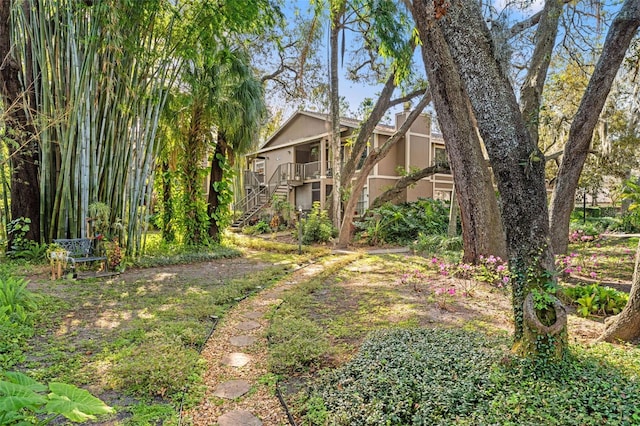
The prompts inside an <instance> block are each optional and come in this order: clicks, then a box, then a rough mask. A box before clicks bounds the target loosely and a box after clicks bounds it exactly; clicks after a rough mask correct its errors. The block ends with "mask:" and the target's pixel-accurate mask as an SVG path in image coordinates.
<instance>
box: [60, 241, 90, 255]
mask: <svg viewBox="0 0 640 426" xmlns="http://www.w3.org/2000/svg"><path fill="white" fill-rule="evenodd" d="M53 242H54V243H55V244H57V245H59V246H60V247H62V248H63V249H65V250H66V251H68V252H69V256H71V257H87V256H89V255H91V253H92V251H93V246H92V245H91V240H90V239H89V238H70V239H57V240H53Z"/></svg>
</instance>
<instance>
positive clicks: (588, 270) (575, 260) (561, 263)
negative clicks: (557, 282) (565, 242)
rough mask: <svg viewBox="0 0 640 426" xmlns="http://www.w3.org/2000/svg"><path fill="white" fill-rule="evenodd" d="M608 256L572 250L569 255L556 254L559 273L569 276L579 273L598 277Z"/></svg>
mask: <svg viewBox="0 0 640 426" xmlns="http://www.w3.org/2000/svg"><path fill="white" fill-rule="evenodd" d="M605 258H606V256H605V255H601V254H596V253H593V254H590V255H582V254H578V253H575V252H572V253H570V254H567V255H559V256H556V271H557V273H558V275H560V276H565V277H568V276H570V275H577V276H582V277H589V278H591V279H593V280H596V279H598V273H599V268H600V266H601V263H602V261H603V260H605V261H606V259H605Z"/></svg>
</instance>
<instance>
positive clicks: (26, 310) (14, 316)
mask: <svg viewBox="0 0 640 426" xmlns="http://www.w3.org/2000/svg"><path fill="white" fill-rule="evenodd" d="M37 307H38V306H37V304H36V297H35V295H34V294H33V293H31V292H30V291H29V290H27V281H26V280H24V279H22V278H14V277H13V276H10V275H7V276H5V277H0V318H2V317H3V316H4V317H6V319H7V320H9V321H12V322H18V323H28V322H30V318H29V316H30V313H32V312H34V311H35V310H36V309H37Z"/></svg>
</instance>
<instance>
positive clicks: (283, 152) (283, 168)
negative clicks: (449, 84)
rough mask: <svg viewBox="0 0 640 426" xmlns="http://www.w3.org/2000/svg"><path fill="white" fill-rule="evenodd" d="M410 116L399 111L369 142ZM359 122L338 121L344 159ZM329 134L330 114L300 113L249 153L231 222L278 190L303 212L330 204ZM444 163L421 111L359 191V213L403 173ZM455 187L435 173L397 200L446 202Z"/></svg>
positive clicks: (243, 219) (380, 139)
mask: <svg viewBox="0 0 640 426" xmlns="http://www.w3.org/2000/svg"><path fill="white" fill-rule="evenodd" d="M408 115H409V111H403V112H400V113H398V114H396V117H395V127H390V126H385V125H378V126H376V128H375V131H374V133H373V136H372V138H371V141H370V146H372V147H378V146H381V145H382V144H383V143H384V142H385V141H386V140H387V139H388V138H389V137H391V135H393V133H394V131H395V129H397V128H398V127H400V125H402V123H403V122H404V120H405V119H406V118H407V116H408ZM359 125H360V122H359V121H358V120H353V119H348V118H342V119H341V120H340V131H341V141H342V145H343V146H342V153H341V155H342V158H345V153H348V150H349V144H348V141H349V139H350V138H351V137H353V136H355V134H356V132H357V130H358V128H359ZM329 138H330V122H329V117H328V115H326V114H320V113H316V112H309V111H298V112H296V113H295V114H293V116H291V117H290V118H289V119H288V120H287V121H286V122H285V123H284V124H283V125H282V126H281V127H280V128H279V129H278V130H277V131H276V132H275V133H274V134H273V135H272V136H271V137H269V139H267V141H266V142H265V143H264V145H263V146H262V147H261V148H260V149H259V150H258V151H256V152H254V153H251V154H249V155H248V157H247V158H248V162H247V163H248V169H247V170H245V172H244V189H245V198H244V199H243V200H242V201H241V202H239V203H237V204H236V205H235V206H234V207H235V211H236V212H241V216H240V217H239V218H238V219H237V220H236V221H235V222H234V225H233V226H235V227H240V226H243V225H244V224H245V223H246V222H247V221H249V220H250V219H251V218H252V217H254V216H256V215H257V214H258V212H259V211H260V210H261V209H262V208H263V207H264V206H266V205H267V204H268V202H269V201H270V200H271V198H272V197H273V195H274V194H276V195H278V196H281V197H283V198H285V199H287V200H288V201H289V202H290V203H291V204H292V205H293V206H295V207H296V208H301V209H302V210H305V211H307V210H310V209H311V206H312V205H313V203H314V202H316V201H318V202H320V206H321V207H322V208H328V207H329V204H328V203H329V199H328V196H329V195H330V194H331V190H332V188H333V176H332V175H333V174H332V171H331V164H330V155H329V154H330V152H329V145H330V144H329ZM446 161H447V155H446V151H445V147H444V140H443V139H442V136H440V135H439V134H437V133H433V132H432V131H431V116H430V115H428V114H421V115H420V116H419V118H418V119H416V121H415V122H414V123H413V125H412V126H411V128H410V129H409V131H408V132H407V133H406V135H405V136H404V137H403V138H402V139H401V140H400V141H399V142H398V143H397V144H396V145H395V146H394V147H393V148H392V150H391V151H390V152H389V153H388V155H387V156H386V157H385V158H384V159H382V160H381V161H380V162H379V163H378V164H377V165H376V166H375V168H374V169H373V171H372V172H371V173H370V175H369V177H368V179H367V184H366V186H365V188H364V190H363V191H362V193H361V194H358V196H359V203H358V208H357V213H360V212H363V211H365V210H366V209H367V208H368V206H369V202H371V201H373V200H374V199H375V198H376V197H378V196H379V195H380V194H382V193H383V192H384V191H385V190H386V189H388V188H390V187H391V186H393V185H394V183H395V182H396V181H397V180H398V179H400V177H401V176H402V174H403V172H406V171H410V170H413V169H416V168H418V169H422V168H425V167H428V166H430V165H433V164H435V163H436V162H446ZM452 190H453V178H452V176H451V175H450V174H436V175H433V176H430V177H427V178H424V179H422V180H421V181H419V182H418V183H417V184H416V185H414V186H412V187H410V188H407V189H406V190H405V192H404V194H403V195H402V197H401V199H400V200H399V201H415V200H417V199H418V198H437V199H443V200H447V201H448V200H450V198H451V193H452Z"/></svg>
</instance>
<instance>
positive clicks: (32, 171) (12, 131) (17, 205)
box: [0, 0, 40, 246]
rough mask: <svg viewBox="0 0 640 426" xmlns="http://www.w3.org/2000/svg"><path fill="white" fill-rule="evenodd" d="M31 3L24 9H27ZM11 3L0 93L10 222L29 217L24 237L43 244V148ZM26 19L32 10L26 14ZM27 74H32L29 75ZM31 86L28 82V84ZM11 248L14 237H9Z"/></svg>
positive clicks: (0, 23)
mask: <svg viewBox="0 0 640 426" xmlns="http://www.w3.org/2000/svg"><path fill="white" fill-rule="evenodd" d="M28 4H29V2H25V5H24V6H23V7H25V8H27V7H28ZM11 7H12V2H11V1H9V0H3V1H0V61H1V62H0V90H1V91H2V102H3V104H4V122H5V140H6V141H7V144H8V147H9V155H10V158H11V161H10V166H11V219H17V218H19V217H24V218H29V219H30V220H31V225H30V228H29V231H28V232H27V234H26V235H25V237H26V238H27V239H29V240H33V241H38V242H39V241H40V185H39V168H38V164H39V158H40V147H39V144H38V140H37V132H36V129H35V127H34V125H33V122H32V120H31V111H32V108H34V105H33V96H32V93H33V86H32V85H31V86H30V89H29V92H27V91H25V89H24V87H23V85H22V84H21V82H20V78H19V76H20V75H21V74H22V69H21V66H20V63H19V62H18V61H17V59H16V58H15V56H14V52H13V51H12V48H13V46H12V44H11V26H10V22H9V17H10V14H11ZM26 14H27V16H28V15H29V11H26ZM27 75H31V73H30V72H27ZM27 83H29V82H27ZM9 239H10V241H9V246H11V236H9Z"/></svg>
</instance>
